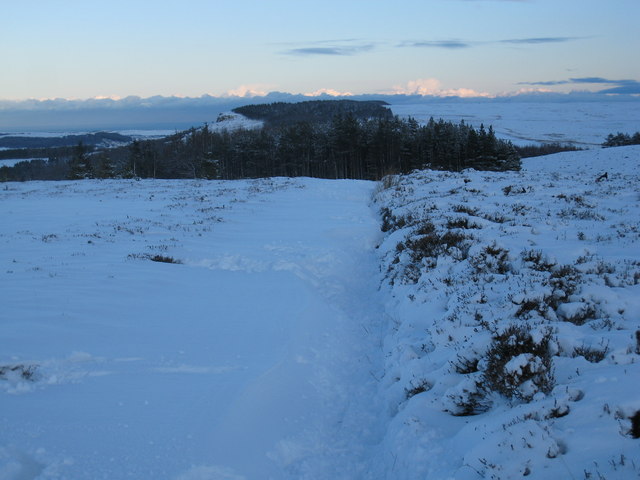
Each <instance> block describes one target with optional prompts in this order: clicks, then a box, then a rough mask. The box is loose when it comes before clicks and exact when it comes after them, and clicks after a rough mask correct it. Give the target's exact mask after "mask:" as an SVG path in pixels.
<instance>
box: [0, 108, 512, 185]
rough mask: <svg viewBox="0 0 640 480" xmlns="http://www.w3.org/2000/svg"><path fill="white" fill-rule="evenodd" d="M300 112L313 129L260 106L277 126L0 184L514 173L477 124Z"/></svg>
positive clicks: (212, 133) (123, 154) (35, 169)
mask: <svg viewBox="0 0 640 480" xmlns="http://www.w3.org/2000/svg"><path fill="white" fill-rule="evenodd" d="M304 103H308V104H310V105H308V106H306V107H305V106H302V107H300V106H299V105H300V104H293V105H298V106H296V107H295V108H297V109H301V110H300V111H301V112H304V111H306V112H307V114H309V112H310V111H311V113H310V114H309V115H310V116H309V117H308V118H310V120H298V121H289V122H286V123H283V122H282V121H281V119H282V118H283V114H282V113H281V112H282V111H286V110H287V108H290V107H288V106H286V105H287V104H285V106H284V107H283V106H282V105H279V104H272V105H275V107H272V108H271V109H269V108H268V107H269V106H267V108H266V110H265V106H260V108H261V109H263V113H262V114H260V113H258V114H255V113H252V114H251V115H253V116H254V118H259V117H260V116H261V115H262V119H264V118H265V117H264V111H266V112H267V113H271V114H272V118H276V120H275V121H273V120H269V121H265V124H264V126H263V127H262V128H257V129H239V130H234V131H229V130H218V129H214V128H210V126H209V125H207V124H205V125H204V126H203V127H201V128H191V129H189V130H187V131H184V132H180V133H176V134H174V135H172V136H170V137H166V138H163V139H157V140H146V141H134V142H133V143H132V144H130V145H129V146H127V147H120V148H112V149H106V150H99V151H91V149H89V148H87V147H85V146H84V145H83V144H81V143H80V144H78V146H77V147H75V148H74V149H73V152H72V153H71V155H70V156H69V157H68V158H67V159H66V161H65V162H61V161H59V159H58V160H56V161H54V162H53V163H52V171H47V165H48V164H49V163H51V161H50V162H42V163H39V162H35V163H34V164H33V165H31V163H33V162H29V163H27V162H23V163H19V164H17V165H16V166H15V167H13V168H12V169H10V168H8V167H2V168H0V179H4V180H31V179H50V178H51V177H52V176H56V175H57V176H58V177H59V178H71V179H79V178H113V177H119V178H128V177H139V178H205V179H239V178H257V177H272V176H285V177H295V176H309V177H320V178H352V179H366V180H377V179H380V178H382V177H383V176H385V175H388V174H395V173H405V172H409V171H411V170H414V169H419V168H432V169H441V170H452V171H460V170H462V169H465V168H475V169H478V170H515V169H519V167H520V158H519V155H518V154H517V152H516V150H515V148H514V146H513V145H512V144H511V143H510V142H508V141H505V140H501V139H498V138H496V136H495V133H494V131H493V128H492V127H489V128H485V127H484V125H481V126H480V127H479V128H477V129H476V128H473V127H472V126H470V125H467V124H466V123H464V122H460V123H457V124H456V123H452V122H448V121H444V120H442V119H440V120H437V121H436V120H434V119H433V118H432V119H430V120H429V122H427V123H426V124H424V125H421V124H419V123H418V122H417V121H416V120H415V119H412V118H409V119H401V118H399V117H394V116H393V115H391V114H390V113H385V114H383V115H377V114H376V113H375V110H372V112H374V113H363V112H362V111H359V112H354V111H353V110H352V105H351V104H343V106H346V109H344V108H343V109H342V111H338V113H335V108H336V106H335V105H332V106H331V108H325V107H324V106H320V104H322V103H332V102H304ZM354 103H358V102H354ZM289 105H290V104H289ZM370 107H372V108H373V107H375V108H382V107H381V106H380V105H376V106H371V105H368V106H367V109H368V108H370ZM305 108H306V110H305ZM318 110H322V114H321V118H320V120H318V118H319V117H318V114H317V113H316V114H315V116H314V114H313V111H316V112H317V111H318ZM383 110H384V111H385V112H389V111H388V109H386V108H383ZM245 112H246V111H245ZM274 112H275V113H274ZM327 112H329V113H327ZM330 114H333V115H332V116H331V117H330V118H328V117H329V115H330ZM367 115H372V116H367ZM284 116H285V117H286V115H284ZM301 116H302V113H301V114H300V115H295V116H294V118H300V117H301ZM53 166H55V169H53ZM65 169H66V170H65ZM53 170H55V172H53Z"/></svg>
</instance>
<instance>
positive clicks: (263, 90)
mask: <svg viewBox="0 0 640 480" xmlns="http://www.w3.org/2000/svg"><path fill="white" fill-rule="evenodd" d="M268 91H269V85H263V84H257V83H254V84H251V85H240V86H239V87H237V88H234V89H232V90H227V91H226V92H225V93H224V94H223V95H222V96H223V97H241V98H250V97H264V96H265V95H266V94H267V93H268Z"/></svg>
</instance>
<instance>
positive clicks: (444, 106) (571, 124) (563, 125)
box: [390, 101, 640, 148]
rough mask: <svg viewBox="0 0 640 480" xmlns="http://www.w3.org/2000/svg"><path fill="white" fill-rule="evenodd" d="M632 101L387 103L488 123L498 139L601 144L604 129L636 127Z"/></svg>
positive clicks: (399, 110)
mask: <svg viewBox="0 0 640 480" xmlns="http://www.w3.org/2000/svg"><path fill="white" fill-rule="evenodd" d="M639 107H640V104H639V103H638V102H637V101H626V102H621V101H612V102H610V103H605V102H525V101H514V102H506V101H503V102H499V101H484V102H472V101H462V102H446V101H440V102H432V103H422V104H407V105H391V106H390V108H391V110H392V111H393V113H394V114H395V115H399V116H401V117H408V116H412V117H414V118H415V119H416V120H418V121H420V122H427V121H429V118H430V117H433V118H435V119H436V120H437V119H439V118H443V119H445V120H448V121H452V122H459V121H461V120H464V121H465V123H467V124H470V125H473V126H474V127H476V128H478V127H479V126H480V124H481V123H484V126H485V127H488V126H489V125H492V126H493V128H494V130H495V132H496V134H497V135H498V137H500V138H505V139H507V140H511V141H512V142H513V143H514V144H516V145H528V144H540V143H554V142H558V143H562V144H565V143H568V144H573V145H575V146H577V147H581V148H590V147H593V146H598V145H602V142H604V140H605V139H606V137H607V135H609V134H610V133H613V134H615V133H617V132H622V133H633V132H637V131H640V108H639Z"/></svg>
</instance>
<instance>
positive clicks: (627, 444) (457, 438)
mask: <svg viewBox="0 0 640 480" xmlns="http://www.w3.org/2000/svg"><path fill="white" fill-rule="evenodd" d="M639 167H640V148H639V147H625V148H616V149H607V150H594V151H589V152H573V153H564V154H558V155H553V156H548V157H540V158H534V159H527V160H525V162H524V168H523V170H522V171H521V172H518V173H513V172H511V173H488V172H476V171H465V172H462V173H448V172H427V171H424V172H416V173H413V174H411V175H404V176H399V177H389V178H387V179H386V180H385V183H384V185H383V186H382V187H381V189H380V191H379V192H378V194H377V196H376V204H377V206H378V208H379V209H380V211H381V213H382V215H383V216H384V220H385V223H384V228H385V230H387V234H386V237H385V240H384V242H383V243H382V245H381V247H380V254H381V257H382V268H383V270H382V271H383V273H384V275H385V276H386V280H385V281H383V290H384V291H386V292H387V295H388V296H389V300H388V305H387V313H388V315H389V316H390V319H391V320H390V321H391V325H390V329H389V332H388V335H387V337H386V340H385V345H384V348H385V357H386V372H385V375H384V379H383V382H382V386H381V391H382V396H383V397H385V398H386V402H387V403H386V408H387V412H388V414H389V415H390V417H391V421H390V423H389V428H388V431H387V435H386V437H385V441H384V443H383V444H382V446H381V451H380V456H381V457H384V459H383V460H381V461H380V463H381V464H382V467H381V468H383V469H384V471H385V474H386V476H387V478H403V479H424V478H429V479H445V478H455V479H469V480H470V479H478V478H494V479H508V478H520V477H527V478H537V479H548V478H575V479H577V478H606V479H623V478H625V479H626V478H638V476H639V475H640V449H639V447H640V444H639V443H638V442H640V440H638V439H637V438H633V437H634V435H636V436H637V435H638V434H639V432H638V429H639V428H640V414H638V412H639V411H640V397H639V396H638V386H637V382H638V379H639V378H640V363H639V360H640V355H639V354H640V337H639V336H638V335H640V334H639V333H637V332H638V331H639V330H640V285H639V283H640V214H639V213H638V212H639V211H640V192H639V191H638V185H640V175H639ZM505 332H506V333H505ZM632 419H634V420H633V421H632ZM634 425H635V427H634Z"/></svg>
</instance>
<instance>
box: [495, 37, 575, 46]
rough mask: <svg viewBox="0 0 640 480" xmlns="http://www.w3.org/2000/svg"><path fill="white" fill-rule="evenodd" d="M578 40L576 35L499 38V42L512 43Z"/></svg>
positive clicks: (536, 43)
mask: <svg viewBox="0 0 640 480" xmlns="http://www.w3.org/2000/svg"><path fill="white" fill-rule="evenodd" d="M572 40H578V38H577V37H531V38H509V39H506V40H500V41H499V43H510V44H514V45H541V44H545V43H564V42H570V41H572Z"/></svg>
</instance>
